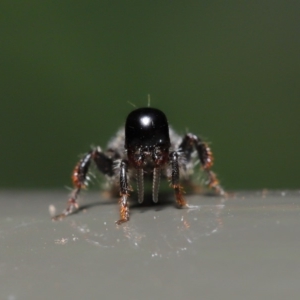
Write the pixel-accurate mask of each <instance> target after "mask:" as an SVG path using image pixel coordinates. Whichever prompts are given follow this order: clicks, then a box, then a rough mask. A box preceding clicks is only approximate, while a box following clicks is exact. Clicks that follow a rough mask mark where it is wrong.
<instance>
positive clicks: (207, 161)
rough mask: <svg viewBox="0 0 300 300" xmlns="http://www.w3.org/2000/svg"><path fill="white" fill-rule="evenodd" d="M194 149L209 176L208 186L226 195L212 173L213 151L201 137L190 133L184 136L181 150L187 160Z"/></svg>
mask: <svg viewBox="0 0 300 300" xmlns="http://www.w3.org/2000/svg"><path fill="white" fill-rule="evenodd" d="M194 148H195V149H196V150H197V153H198V157H199V160H200V163H201V166H202V168H203V169H204V170H205V172H206V173H207V175H208V181H207V185H208V186H209V187H210V188H212V189H214V190H215V191H216V192H217V193H218V194H220V195H225V194H226V193H225V191H224V190H223V188H222V187H221V185H220V183H219V180H218V178H217V176H216V174H215V173H214V172H213V171H211V167H212V165H213V161H214V158H213V154H212V152H211V149H210V148H209V147H208V145H207V144H206V143H205V142H203V141H202V140H201V139H200V138H199V137H197V136H196V135H194V134H192V133H188V134H186V135H185V136H184V138H183V140H182V142H181V144H180V146H179V149H180V151H182V152H184V154H185V157H186V159H187V160H189V159H190V158H191V154H192V152H193V150H194Z"/></svg>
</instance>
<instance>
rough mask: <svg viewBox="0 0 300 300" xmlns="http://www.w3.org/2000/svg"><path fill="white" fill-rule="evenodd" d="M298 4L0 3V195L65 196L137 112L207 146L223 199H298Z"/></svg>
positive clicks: (256, 2)
mask: <svg viewBox="0 0 300 300" xmlns="http://www.w3.org/2000/svg"><path fill="white" fill-rule="evenodd" d="M299 16H300V2H299V1H276V0H272V1H271V0H269V1H200V0H199V1H74V0H72V1H25V0H24V1H4V0H2V1H1V4H0V40H1V44H0V54H1V55H0V63H1V75H0V76H1V78H0V89H1V98H0V99H1V100H0V101H1V110H0V130H1V132H0V141H1V159H0V161H1V166H0V167H1V172H0V187H1V188H63V187H64V186H65V185H70V184H71V182H70V173H71V171H72V169H73V167H74V164H75V163H76V162H77V159H78V154H80V153H83V152H85V151H87V150H88V149H89V147H90V145H91V144H94V145H101V146H102V147H103V148H105V145H106V143H107V141H108V140H109V138H110V137H111V136H112V135H113V134H114V133H115V131H116V130H117V129H118V128H119V127H120V126H121V125H122V124H123V123H124V120H125V117H126V116H127V114H128V113H129V112H130V111H131V110H132V107H131V106H130V105H129V104H128V101H130V102H133V103H135V104H136V105H137V106H139V107H141V106H145V105H146V104H147V94H151V106H153V107H157V108H160V109H162V110H163V111H164V112H165V113H166V114H167V116H168V119H169V122H170V123H171V124H172V125H173V127H174V128H175V129H177V131H179V132H180V133H185V131H186V128H188V129H189V130H190V131H191V132H193V133H196V134H199V135H201V136H203V137H205V139H206V140H208V141H210V142H211V147H212V149H213V152H214V155H215V166H214V170H215V171H216V172H217V173H218V174H219V176H220V178H221V181H222V183H223V185H224V186H225V188H226V189H260V188H270V189H271V188H272V189H273V188H284V189H288V188H291V189H293V188H299V187H300V183H299V177H300V176H299V167H300V164H299V161H300V160H299V144H300V143H299V142H300V138H299V129H300V122H299V112H300V101H299V100H300V85H299V79H300V74H299V73H300V47H299V46H300V21H299V19H300V18H299Z"/></svg>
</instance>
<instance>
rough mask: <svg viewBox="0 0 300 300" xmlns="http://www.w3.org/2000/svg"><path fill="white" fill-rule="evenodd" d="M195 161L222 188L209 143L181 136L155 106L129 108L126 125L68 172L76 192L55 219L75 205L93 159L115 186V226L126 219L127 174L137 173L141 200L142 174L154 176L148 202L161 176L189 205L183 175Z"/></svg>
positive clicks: (186, 176)
mask: <svg viewBox="0 0 300 300" xmlns="http://www.w3.org/2000/svg"><path fill="white" fill-rule="evenodd" d="M195 161H200V165H201V167H202V169H203V170H204V172H205V173H206V174H207V177H208V180H207V185H208V187H210V188H212V189H213V190H215V192H216V193H218V194H220V195H224V194H225V192H224V190H223V189H222V187H221V186H220V184H219V181H218V179H217V177H216V175H215V173H214V172H212V171H211V167H212V165H213V155H212V152H211V150H210V148H209V147H208V145H207V144H206V143H205V142H203V141H202V140H201V139H200V138H199V137H197V136H196V135H194V134H192V133H187V134H185V135H184V136H183V137H180V136H179V135H178V134H177V133H176V132H175V131H174V130H173V129H172V128H171V127H170V126H169V124H168V121H167V117H166V115H165V114H164V113H163V112H162V111H161V110H159V109H156V108H151V107H144V108H138V109H135V110H133V111H132V112H131V113H129V115H128V116H127V119H126V123H125V127H123V128H122V129H121V130H119V132H118V133H117V135H116V136H115V137H114V138H113V139H112V140H111V141H110V142H109V144H108V146H107V150H106V151H105V152H103V151H102V149H101V148H100V147H96V148H94V149H92V150H90V151H89V152H87V153H86V154H85V155H84V156H83V157H82V159H81V160H80V161H79V162H78V163H77V164H76V166H75V169H74V171H73V173H72V181H73V185H74V190H73V192H72V194H71V197H70V199H69V200H68V203H67V208H66V209H65V210H64V211H63V212H62V213H61V214H60V215H58V216H56V217H54V219H55V220H58V219H61V218H63V217H65V216H67V215H69V214H71V213H72V212H74V210H76V209H78V207H79V205H78V203H77V198H78V196H79V193H80V191H81V189H83V188H85V187H86V186H87V185H88V172H89V168H90V165H91V163H92V162H93V163H94V164H95V165H96V167H97V169H98V170H99V171H100V172H101V173H103V174H104V175H106V177H107V178H108V179H109V180H110V181H111V182H112V183H113V184H115V185H117V186H118V187H119V191H120V200H119V205H120V219H119V220H118V221H117V222H116V224H119V225H120V224H122V223H124V222H127V221H128V220H129V217H130V215H129V203H128V199H129V194H130V191H131V190H132V189H131V185H130V178H131V177H133V176H135V178H136V184H137V194H138V201H139V203H142V202H143V200H144V177H145V176H149V175H150V176H151V177H152V200H153V202H155V203H156V202H157V201H158V192H159V184H160V178H161V176H164V177H166V178H168V179H169V180H170V183H171V186H172V188H173V190H174V193H175V198H176V203H177V206H178V207H179V208H182V207H188V205H187V203H186V201H185V199H184V196H183V194H184V191H183V187H182V186H181V184H180V181H181V180H182V179H189V177H190V176H191V174H192V172H193V169H194V166H195Z"/></svg>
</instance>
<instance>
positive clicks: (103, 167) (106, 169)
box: [52, 147, 113, 220]
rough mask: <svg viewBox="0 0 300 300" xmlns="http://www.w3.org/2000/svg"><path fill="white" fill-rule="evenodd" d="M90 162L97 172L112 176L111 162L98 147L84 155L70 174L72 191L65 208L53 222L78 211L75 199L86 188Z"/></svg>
mask: <svg viewBox="0 0 300 300" xmlns="http://www.w3.org/2000/svg"><path fill="white" fill-rule="evenodd" d="M92 160H93V161H94V162H95V164H96V165H97V167H98V169H99V171H101V172H102V173H103V174H106V175H109V176H112V174H113V161H112V159H110V158H109V157H107V156H106V155H105V154H104V153H103V152H102V151H101V148H100V147H97V148H96V149H94V150H91V151H89V152H88V153H86V154H85V155H84V156H83V157H82V159H81V160H80V161H79V162H78V163H77V164H76V166H75V168H74V170H73V172H72V181H73V186H74V190H73V191H72V194H71V197H70V198H69V200H68V202H67V207H66V209H65V210H64V211H63V212H62V213H61V214H59V215H57V216H55V217H53V218H52V219H53V220H60V219H62V218H64V217H66V216H67V215H69V214H71V213H73V212H74V211H75V209H78V207H79V204H78V202H77V198H78V196H79V194H80V191H81V189H84V188H86V187H87V185H88V181H89V177H88V175H87V174H88V171H89V168H90V165H91V161H92Z"/></svg>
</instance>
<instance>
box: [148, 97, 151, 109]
mask: <svg viewBox="0 0 300 300" xmlns="http://www.w3.org/2000/svg"><path fill="white" fill-rule="evenodd" d="M150 102H151V98H150V94H148V107H150Z"/></svg>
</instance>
